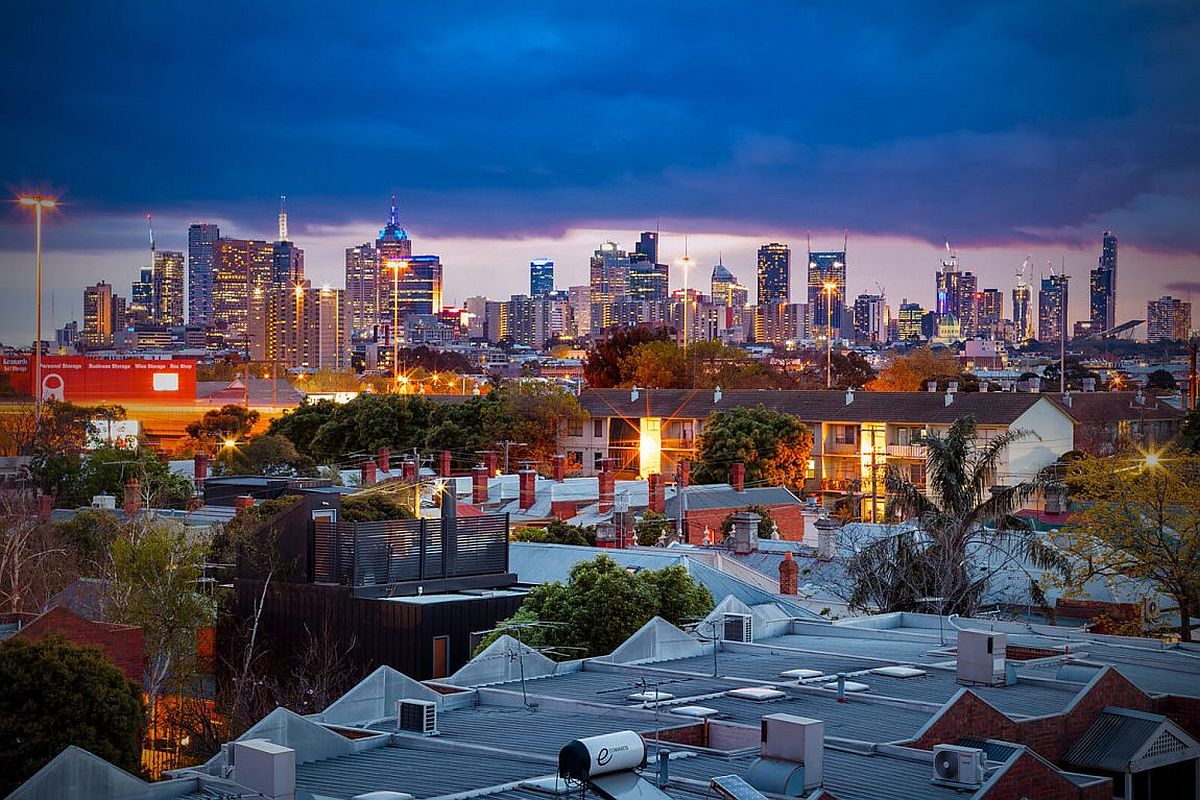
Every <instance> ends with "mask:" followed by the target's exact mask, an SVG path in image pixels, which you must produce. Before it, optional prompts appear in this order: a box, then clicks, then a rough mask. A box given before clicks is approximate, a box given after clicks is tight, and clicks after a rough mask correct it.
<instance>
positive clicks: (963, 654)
mask: <svg viewBox="0 0 1200 800" xmlns="http://www.w3.org/2000/svg"><path fill="white" fill-rule="evenodd" d="M1007 643H1008V637H1007V636H1006V635H1005V634H1003V633H996V632H995V631H976V630H969V629H962V630H959V632H958V665H957V677H958V682H959V683H963V684H967V685H968V686H972V685H975V686H1000V685H1002V684H1003V683H1004V663H1005V650H1006V649H1007Z"/></svg>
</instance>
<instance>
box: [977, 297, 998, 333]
mask: <svg viewBox="0 0 1200 800" xmlns="http://www.w3.org/2000/svg"><path fill="white" fill-rule="evenodd" d="M1003 319H1004V292H1002V291H1000V290H999V289H984V290H983V291H981V292H978V293H976V295H975V336H976V337H977V338H980V339H989V340H995V339H997V338H999V336H1000V333H1001V330H1002V325H1001V321H1002V320H1003Z"/></svg>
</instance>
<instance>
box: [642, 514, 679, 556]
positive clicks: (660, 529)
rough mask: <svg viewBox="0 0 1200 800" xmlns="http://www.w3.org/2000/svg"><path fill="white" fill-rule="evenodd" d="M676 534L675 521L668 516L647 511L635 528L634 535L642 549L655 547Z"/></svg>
mask: <svg viewBox="0 0 1200 800" xmlns="http://www.w3.org/2000/svg"><path fill="white" fill-rule="evenodd" d="M674 532H675V521H674V520H672V519H671V518H670V517H668V516H667V515H666V514H658V513H656V512H654V511H647V512H646V513H645V514H642V518H641V519H639V520H638V521H637V522H636V523H634V526H633V535H634V536H635V537H637V543H638V544H639V545H641V546H642V547H654V546H655V545H657V544H658V543H659V542H660V541H661V540H662V539H663V538H664V537H667V536H670V535H671V534H672V533H674Z"/></svg>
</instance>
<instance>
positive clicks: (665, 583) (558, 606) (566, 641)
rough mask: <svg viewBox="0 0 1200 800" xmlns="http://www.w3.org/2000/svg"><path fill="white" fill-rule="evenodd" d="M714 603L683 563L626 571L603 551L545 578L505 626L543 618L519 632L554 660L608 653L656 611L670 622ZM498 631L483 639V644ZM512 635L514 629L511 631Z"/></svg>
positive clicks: (701, 611)
mask: <svg viewBox="0 0 1200 800" xmlns="http://www.w3.org/2000/svg"><path fill="white" fill-rule="evenodd" d="M712 608H713V598H712V595H711V594H710V593H709V591H708V589H706V588H704V587H703V586H701V585H700V584H698V583H696V582H695V581H694V580H693V579H692V577H691V576H690V575H688V573H687V570H685V569H684V568H683V567H682V566H678V565H677V566H672V567H666V568H664V569H661V570H641V571H638V572H632V573H631V572H628V571H626V570H625V568H624V567H622V566H621V565H620V564H618V563H617V562H616V561H614V560H612V559H611V558H609V557H608V556H604V555H601V556H597V557H596V558H594V559H592V560H591V561H581V562H579V563H578V564H576V565H575V566H573V567H571V572H570V577H569V578H568V580H567V582H566V583H558V582H555V583H545V584H542V585H540V586H538V587H536V588H534V590H533V591H532V592H530V593H529V597H527V598H526V600H525V602H524V603H522V604H521V608H520V610H519V611H518V612H517V613H516V614H515V615H514V616H513V617H512V618H511V619H509V620H506V621H505V622H504V623H501V625H500V628H501V631H500V632H503V629H504V628H505V626H506V624H507V625H512V624H519V623H522V622H541V623H547V624H546V625H541V626H537V627H532V628H525V629H523V630H522V631H521V632H520V634H519V635H520V638H521V640H522V641H523V642H525V643H526V644H530V645H532V646H534V647H538V648H551V652H550V653H549V655H551V657H553V658H557V659H560V660H562V659H571V658H582V657H591V656H600V655H606V654H608V653H611V652H612V651H613V650H615V649H616V648H617V647H618V646H619V645H620V644H621V643H622V642H624V641H625V640H626V639H628V638H629V637H630V636H632V635H633V634H634V633H636V632H637V630H638V628H640V627H642V626H643V625H645V624H646V623H647V622H649V621H650V620H651V619H652V618H654V617H655V616H659V617H662V618H663V619H665V620H666V621H667V622H670V623H671V624H673V625H680V624H682V623H683V622H684V621H685V620H688V619H695V618H698V617H703V616H704V615H705V614H707V613H708V612H709V611H711V610H712ZM498 635H499V633H496V634H493V635H492V636H491V637H489V638H488V639H485V640H484V642H483V643H482V644H481V645H480V647H481V648H482V647H486V646H487V645H488V644H490V643H491V641H493V640H494V639H495V638H496V636H498ZM514 635H516V634H514Z"/></svg>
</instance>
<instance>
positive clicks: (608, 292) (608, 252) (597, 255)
mask: <svg viewBox="0 0 1200 800" xmlns="http://www.w3.org/2000/svg"><path fill="white" fill-rule="evenodd" d="M590 267H591V281H590V285H591V292H590V294H591V298H590V299H591V306H592V309H591V332H592V333H594V334H596V333H600V332H602V331H604V330H605V329H606V328H608V327H610V326H611V325H612V324H613V321H612V304H613V303H614V302H616V301H617V300H623V299H625V298H626V297H628V296H629V255H628V254H627V253H626V252H625V251H624V250H621V249H620V248H619V247H617V243H616V242H605V243H604V244H602V245H600V248H599V249H598V250H596V251H595V252H593V253H592V260H591V265H590Z"/></svg>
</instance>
